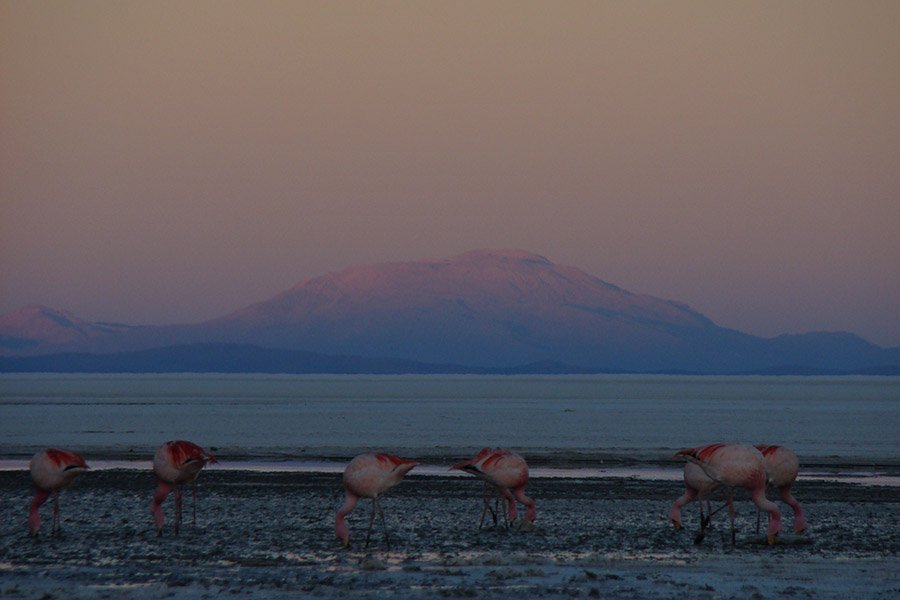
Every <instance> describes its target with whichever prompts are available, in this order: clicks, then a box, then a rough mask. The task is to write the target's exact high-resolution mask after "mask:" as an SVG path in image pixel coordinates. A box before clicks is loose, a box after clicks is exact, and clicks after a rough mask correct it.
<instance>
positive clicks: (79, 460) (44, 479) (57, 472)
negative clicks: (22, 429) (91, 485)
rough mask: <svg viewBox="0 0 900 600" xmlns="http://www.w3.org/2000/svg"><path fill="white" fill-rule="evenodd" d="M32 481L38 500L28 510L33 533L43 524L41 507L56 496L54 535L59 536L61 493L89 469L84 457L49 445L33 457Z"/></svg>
mask: <svg viewBox="0 0 900 600" xmlns="http://www.w3.org/2000/svg"><path fill="white" fill-rule="evenodd" d="M29 467H30V469H31V481H32V482H34V500H32V501H31V506H30V509H29V511H28V526H29V529H30V531H31V535H33V536H35V535H37V534H38V530H39V529H40V527H41V514H40V512H38V509H39V508H40V507H41V505H42V504H43V503H44V502H46V501H47V498H49V497H50V496H53V525H52V526H51V529H50V535H59V534H60V527H59V492H60V490H62V489H63V488H65V487H68V486H69V485H71V483H72V482H73V481H74V480H75V478H76V477H77V476H79V475H81V474H82V473H84V472H85V471H86V470H87V469H88V466H87V463H86V462H84V457H83V456H81V455H80V454H77V453H75V452H70V451H68V450H60V449H58V448H47V449H46V450H41V451H40V452H38V453H37V454H35V455H34V456H33V457H32V458H31V464H30V465H29Z"/></svg>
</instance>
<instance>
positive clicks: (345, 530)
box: [334, 490, 359, 547]
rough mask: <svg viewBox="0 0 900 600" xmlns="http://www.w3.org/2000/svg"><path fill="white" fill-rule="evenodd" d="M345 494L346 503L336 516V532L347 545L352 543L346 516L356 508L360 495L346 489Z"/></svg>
mask: <svg viewBox="0 0 900 600" xmlns="http://www.w3.org/2000/svg"><path fill="white" fill-rule="evenodd" d="M345 494H346V498H345V499H344V504H343V505H341V507H340V508H339V509H338V511H337V514H336V515H335V516H334V533H335V535H336V536H337V538H338V539H339V540H341V543H343V544H344V546H345V547H346V546H347V545H348V544H349V543H350V528H349V527H347V520H346V518H345V517H346V516H347V515H348V514H350V512H351V511H352V510H353V509H354V508H356V504H357V503H358V502H359V496H357V495H356V494H354V493H352V492H350V490H346V491H345Z"/></svg>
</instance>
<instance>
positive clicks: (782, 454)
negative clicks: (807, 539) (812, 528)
mask: <svg viewBox="0 0 900 600" xmlns="http://www.w3.org/2000/svg"><path fill="white" fill-rule="evenodd" d="M756 449H757V450H759V451H760V452H761V453H762V455H763V457H764V458H765V461H766V479H767V480H768V483H769V484H771V485H773V486H775V487H776V488H778V494H779V496H780V497H781V499H782V500H783V501H784V503H785V504H787V505H788V506H790V507H791V510H793V511H794V531H795V532H796V533H802V532H804V531H806V517H805V516H804V514H803V509H802V508H801V507H800V503H799V502H797V499H796V498H794V496H793V495H792V494H791V486H793V485H794V481H796V480H797V474H798V473H799V472H800V459H798V458H797V455H796V454H795V453H794V451H793V450H791V449H790V448H786V447H784V446H767V445H763V444H760V445H758V446H756Z"/></svg>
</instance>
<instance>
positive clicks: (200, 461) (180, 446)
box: [150, 440, 216, 535]
mask: <svg viewBox="0 0 900 600" xmlns="http://www.w3.org/2000/svg"><path fill="white" fill-rule="evenodd" d="M214 462H216V457H215V456H213V455H212V454H210V453H209V452H207V451H206V450H204V449H203V448H201V447H200V446H198V445H197V444H194V443H192V442H186V441H183V440H178V441H174V442H166V443H165V444H163V445H162V446H160V447H159V448H157V450H156V454H155V455H154V457H153V473H154V474H156V480H157V486H156V493H155V494H154V495H153V501H152V502H151V503H150V512H151V513H153V520H154V522H155V523H156V534H157V535H162V530H163V525H165V522H166V517H165V514H164V513H163V509H162V503H163V500H165V499H166V496H168V495H169V492H171V491H172V490H173V489H174V490H175V535H178V529H179V527H180V526H181V495H182V494H181V486H182V485H184V484H185V483H190V482H192V481H194V480H195V479H197V475H199V474H200V470H201V469H202V468H203V467H205V466H206V463H214ZM193 496H194V503H193V507H194V519H193V521H194V525H196V524H197V486H196V485H195V486H194V487H193Z"/></svg>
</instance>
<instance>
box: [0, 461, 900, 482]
mask: <svg viewBox="0 0 900 600" xmlns="http://www.w3.org/2000/svg"><path fill="white" fill-rule="evenodd" d="M89 464H90V467H91V471H92V472H97V471H115V470H122V471H149V470H150V469H151V467H152V461H151V460H149V459H147V460H122V459H111V460H102V459H101V460H92V461H91V462H90V463H89ZM346 465H347V462H344V461H326V460H279V461H266V460H240V461H220V462H218V463H216V464H211V465H207V466H206V467H205V469H204V470H205V471H206V472H217V471H228V472H252V473H269V474H275V473H297V474H301V473H311V474H328V473H331V474H340V473H343V470H344V467H346ZM27 470H28V460H26V459H7V458H0V472H10V471H27ZM412 473H413V474H415V475H416V476H419V477H449V478H468V477H470V475H468V474H466V473H462V472H458V471H451V470H449V469H448V467H446V466H445V465H436V464H428V463H423V464H419V465H417V466H416V467H415V469H414V471H413V472H412ZM529 473H530V477H531V478H532V479H628V480H641V481H675V482H681V481H682V470H681V468H679V467H677V466H666V467H658V466H650V465H645V466H634V467H608V468H603V467H600V468H590V467H568V468H567V467H546V466H543V467H541V466H538V467H531V468H530V469H529ZM798 482H801V483H802V482H832V483H847V484H857V485H866V486H876V487H890V488H900V475H897V474H895V473H891V472H889V471H884V470H880V469H873V470H862V469H860V468H859V467H858V466H856V465H854V466H852V467H850V468H849V469H846V470H841V469H831V470H821V469H804V470H803V471H801V473H800V475H799V477H798Z"/></svg>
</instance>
